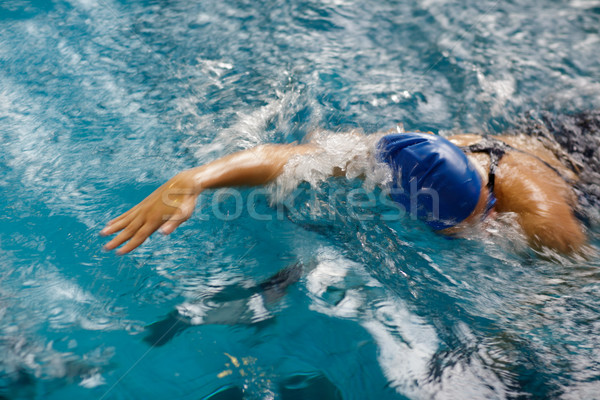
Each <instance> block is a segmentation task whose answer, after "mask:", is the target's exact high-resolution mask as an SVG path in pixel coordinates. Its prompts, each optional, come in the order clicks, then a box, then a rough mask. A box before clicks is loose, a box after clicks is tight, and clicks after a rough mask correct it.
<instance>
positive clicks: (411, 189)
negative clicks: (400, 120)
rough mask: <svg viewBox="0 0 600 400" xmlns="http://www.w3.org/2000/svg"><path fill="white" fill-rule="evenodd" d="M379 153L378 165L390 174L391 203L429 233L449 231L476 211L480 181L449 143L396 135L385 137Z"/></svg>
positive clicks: (419, 135)
mask: <svg viewBox="0 0 600 400" xmlns="http://www.w3.org/2000/svg"><path fill="white" fill-rule="evenodd" d="M378 150H379V157H380V160H381V161H383V162H385V163H387V164H389V166H390V167H391V168H392V171H393V175H394V179H393V183H392V190H391V197H392V199H393V200H394V201H396V202H398V203H399V204H401V205H402V206H404V208H405V210H406V211H407V212H408V213H410V214H412V215H416V216H417V217H418V218H419V219H421V220H423V221H425V222H426V223H427V224H428V225H429V226H431V227H432V228H433V229H435V230H441V229H445V228H450V227H452V226H454V225H456V224H458V223H459V222H461V221H463V220H464V219H465V218H467V217H468V216H469V215H470V214H471V213H472V212H473V210H474V209H475V206H476V205H477V202H478V201H479V195H480V192H481V178H480V177H479V174H478V173H477V171H476V170H475V168H474V167H473V166H472V165H471V163H469V160H468V159H467V156H465V154H464V153H463V152H462V151H461V150H460V149H459V148H458V147H457V146H455V145H454V144H452V143H450V142H449V141H448V140H446V139H444V138H443V137H441V136H436V135H431V134H427V133H417V132H407V133H399V134H393V135H387V136H384V137H383V138H382V139H381V140H380V141H379V144H378ZM415 208H416V210H415Z"/></svg>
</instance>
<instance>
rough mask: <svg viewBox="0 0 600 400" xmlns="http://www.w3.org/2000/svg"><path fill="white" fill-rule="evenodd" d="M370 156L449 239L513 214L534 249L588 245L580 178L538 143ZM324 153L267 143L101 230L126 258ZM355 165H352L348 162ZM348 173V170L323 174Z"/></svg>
mask: <svg viewBox="0 0 600 400" xmlns="http://www.w3.org/2000/svg"><path fill="white" fill-rule="evenodd" d="M374 143H375V144H374V145H373V148H372V149H370V151H372V153H373V154H374V155H375V156H376V158H377V159H378V160H379V161H380V162H383V163H385V164H387V165H388V166H389V168H390V169H391V171H392V176H393V178H392V184H391V191H390V194H391V197H392V199H393V200H394V201H396V202H397V203H398V204H399V205H401V206H403V207H404V208H405V209H406V210H409V212H411V213H412V214H414V215H416V216H417V217H418V218H419V219H421V220H423V221H424V222H425V223H427V224H428V225H429V226H431V227H432V228H433V229H434V230H436V231H438V232H440V233H442V234H454V233H456V232H459V231H461V230H463V229H465V228H466V227H468V226H470V225H473V224H476V223H478V222H479V221H481V220H482V219H484V218H485V217H486V216H488V215H490V214H491V213H494V212H512V213H515V214H516V216H517V222H518V224H519V225H520V227H521V228H522V230H523V232H524V233H525V235H526V237H527V238H528V241H529V243H530V245H531V246H532V247H534V248H540V247H548V248H551V249H554V250H557V251H559V252H562V253H572V252H576V251H578V250H580V249H581V247H582V246H583V245H584V244H585V242H586V235H585V233H584V231H583V227H582V225H581V224H580V222H579V221H578V220H577V219H576V217H575V215H574V212H573V208H574V206H575V204H576V198H575V196H574V194H573V192H572V185H571V183H572V182H573V181H575V180H576V179H577V175H576V174H575V173H574V172H573V171H571V170H570V169H569V168H567V167H566V166H565V165H563V163H562V162H561V161H560V160H559V159H558V157H557V156H556V155H555V154H554V153H553V152H552V151H550V150H549V149H547V148H546V147H544V145H543V144H542V143H541V142H539V141H538V140H537V139H535V138H531V137H527V136H524V135H518V136H498V137H494V138H493V139H492V138H488V137H482V136H479V135H471V134H464V135H456V136H451V137H449V138H448V139H445V138H442V137H440V136H436V135H433V134H430V133H422V132H408V133H395V134H387V135H385V136H381V138H380V139H379V140H378V141H376V142H374ZM323 151H324V150H323V149H322V148H321V147H320V146H319V145H318V144H316V143H308V144H301V145H293V144H281V145H277V144H268V145H261V146H257V147H255V148H252V149H248V150H244V151H240V152H237V153H234V154H231V155H228V156H225V157H222V158H219V159H217V160H215V161H212V162H210V163H208V164H206V165H202V166H200V167H196V168H193V169H190V170H186V171H183V172H180V173H179V174H177V175H176V176H175V177H173V178H172V179H170V180H169V181H168V182H166V183H165V184H164V185H162V186H161V187H159V188H158V189H157V190H156V191H154V192H153V193H152V194H150V195H149V196H148V197H147V198H146V199H144V200H143V201H142V202H141V203H139V204H138V205H136V206H135V207H133V208H132V209H130V210H129V211H127V212H125V213H124V214H122V215H121V216H119V217H117V218H116V219H114V220H112V221H110V222H109V223H108V224H107V226H106V227H105V228H104V229H103V230H102V231H101V234H102V235H111V234H113V233H116V232H119V231H121V232H120V233H119V234H118V235H117V236H116V237H114V238H113V239H112V240H111V241H109V242H108V243H107V244H106V245H105V249H107V250H113V249H115V248H117V247H119V246H120V245H122V244H123V243H125V244H124V245H123V246H122V247H121V248H120V249H119V250H118V251H117V252H118V253H119V254H125V253H128V252H130V251H132V250H133V249H135V248H136V247H138V246H139V245H141V244H142V243H143V242H144V241H145V240H146V239H147V238H148V237H149V236H150V235H151V234H152V233H154V232H155V231H156V230H160V232H161V233H163V234H165V235H168V234H170V233H171V232H173V231H174V230H175V229H176V228H177V227H178V226H179V225H180V224H181V223H183V222H184V221H186V220H187V219H189V218H190V216H191V215H192V212H193V210H194V208H195V206H196V201H197V197H198V196H199V195H200V193H202V191H204V190H206V189H216V188H222V187H231V186H256V185H265V184H268V183H270V182H272V181H274V180H275V179H276V178H277V177H278V176H280V175H281V174H282V172H283V171H284V167H285V166H286V164H287V163H288V162H289V161H290V160H291V159H293V158H296V157H299V156H309V157H310V156H312V155H318V154H320V153H322V152H323ZM350 161H351V160H348V162H350ZM325 172H326V173H327V174H329V175H332V176H333V175H343V174H344V173H345V168H337V167H336V168H332V170H331V171H325Z"/></svg>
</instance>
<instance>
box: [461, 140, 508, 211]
mask: <svg viewBox="0 0 600 400" xmlns="http://www.w3.org/2000/svg"><path fill="white" fill-rule="evenodd" d="M460 149H461V150H462V151H464V152H465V153H487V154H488V155H489V156H490V171H489V173H488V183H487V188H488V190H489V192H490V193H493V192H494V184H495V183H496V171H497V170H498V165H499V164H500V160H501V159H502V157H504V155H505V154H506V152H507V151H509V150H516V149H513V148H512V147H511V146H509V145H507V144H506V143H504V142H501V141H499V140H495V139H491V138H490V137H488V136H484V137H483V139H481V140H480V141H479V142H477V143H475V144H472V145H470V146H463V147H461V148H460ZM494 203H495V201H494Z"/></svg>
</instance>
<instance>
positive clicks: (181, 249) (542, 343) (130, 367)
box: [0, 0, 600, 399]
mask: <svg viewBox="0 0 600 400" xmlns="http://www.w3.org/2000/svg"><path fill="white" fill-rule="evenodd" d="M598 26H600V3H599V2H597V1H595V0H589V1H584V0H573V1H571V2H558V1H542V2H537V3H536V4H535V5H534V4H533V3H531V2H527V1H523V0H519V1H512V2H499V1H487V0H485V1H474V0H468V1H464V2H459V3H457V2H447V1H444V0H439V1H437V0H427V1H406V2H397V1H378V2H358V1H354V0H322V1H320V2H318V1H303V0H289V1H280V0H275V1H272V2H250V1H232V2H220V1H213V0H207V1H202V2H189V1H183V0H172V1H168V0H164V1H159V0H156V1H128V2H125V1H113V0H70V1H37V2H35V1H25V0H23V1H20V0H8V1H7V0H4V1H2V3H0V141H1V143H2V150H1V151H0V171H1V172H2V173H1V174H0V207H1V209H2V210H3V212H2V214H1V215H0V224H1V225H0V254H1V255H2V258H1V261H0V299H1V300H0V396H2V397H4V398H9V399H19V398H44V399H64V398H80V399H162V398H179V399H202V398H206V397H209V398H213V399H218V398H220V399H226V398H229V399H236V398H242V397H243V398H248V399H270V398H276V399H291V398H311V399H316V398H319V399H335V398H344V399H402V398H411V399H412V398H414V399H420V398H448V399H457V398H482V399H483V398H485V399H490V398H517V397H519V398H566V399H571V398H586V399H591V398H598V393H600V354H599V350H598V349H600V343H599V340H600V339H599V338H600V309H599V307H598V304H600V303H599V300H600V262H599V261H598V260H599V259H598V257H597V251H598V245H599V233H600V229H599V224H598V221H599V220H600V218H598V208H597V207H596V208H594V207H595V206H592V208H591V209H588V210H587V211H588V213H589V215H588V219H589V221H588V234H589V237H590V244H591V249H590V251H589V254H590V256H589V257H588V259H580V258H576V259H567V258H563V257H557V256H553V257H550V258H547V257H540V256H538V255H536V254H533V252H531V251H528V250H526V249H524V248H523V246H522V244H520V242H519V240H518V239H514V236H516V235H517V234H516V233H515V232H511V231H506V230H502V229H501V230H500V231H499V232H494V230H493V229H492V230H491V231H488V232H485V234H484V235H476V236H477V237H475V236H473V237H470V238H467V239H457V240H447V239H444V238H442V237H440V236H436V235H434V234H433V233H431V232H430V231H428V229H427V228H426V227H425V226H423V225H421V224H419V223H417V222H414V221H410V220H409V219H406V220H400V221H390V222H381V221H359V220H357V219H355V218H352V217H351V215H349V214H348V213H347V208H346V207H345V204H343V200H340V202H339V203H333V204H329V205H328V206H329V207H330V209H329V210H328V211H329V212H330V213H332V214H333V215H335V216H336V217H335V218H303V217H302V215H309V216H310V215H314V209H315V204H316V203H315V202H317V203H318V202H319V201H320V200H323V196H324V193H327V192H328V191H329V190H336V189H342V190H348V189H351V188H355V187H357V185H360V184H359V183H357V182H346V181H343V180H332V181H329V182H327V183H324V184H323V185H322V187H320V188H319V189H320V190H319V192H318V195H317V198H316V199H315V198H311V195H310V194H308V190H306V191H305V192H303V193H300V194H299V195H298V197H297V204H299V206H298V209H299V213H300V214H294V213H290V212H289V210H286V209H285V207H284V208H281V207H277V206H270V205H269V199H268V197H267V196H262V197H260V196H259V197H258V198H257V200H256V201H257V205H256V207H257V209H258V210H259V211H260V213H261V215H266V216H270V217H271V218H268V219H269V220H257V219H255V218H252V217H251V216H250V215H249V214H248V213H247V212H242V213H241V215H239V217H237V218H231V221H225V220H223V218H222V219H219V218H204V217H203V216H202V215H203V214H202V210H198V213H197V214H196V215H195V216H194V217H193V218H192V219H191V220H190V221H188V222H187V223H186V224H185V225H184V226H182V227H181V228H180V229H179V230H178V231H176V232H175V233H174V234H173V235H172V236H170V237H159V236H156V237H152V238H151V239H150V240H149V241H148V242H147V243H145V244H144V245H143V246H142V247H141V248H139V249H138V250H136V252H134V253H132V254H131V255H127V256H123V257H118V256H116V255H114V254H113V253H105V252H103V251H102V250H101V248H102V245H103V244H104V243H105V242H106V239H104V238H101V237H99V236H98V231H99V230H100V229H101V228H102V227H103V226H104V224H105V223H106V222H107V221H108V220H109V219H111V218H112V217H114V216H116V215H118V214H119V213H120V212H122V211H125V210H126V209H128V208H129V207H131V206H132V205H134V204H136V203H137V202H138V201H140V200H141V199H142V198H143V197H144V196H145V195H147V194H148V193H150V192H151V191H152V190H153V189H154V188H156V187H157V186H158V185H159V184H161V183H162V182H164V181H165V180H166V179H168V178H170V177H171V176H172V175H174V174H175V173H176V172H177V171H179V170H181V169H184V168H188V167H192V166H196V165H199V164H201V163H203V162H207V161H210V160H212V159H214V158H216V157H218V156H221V155H224V154H227V153H229V152H231V151H234V150H239V149H244V148H248V147H251V146H253V145H256V144H261V143H268V142H285V143H288V142H292V141H295V140H302V139H303V138H305V137H306V136H307V135H308V134H309V133H310V132H312V131H313V130H315V129H317V128H324V129H330V130H333V131H338V130H349V129H355V128H356V129H362V130H364V131H365V132H367V133H371V132H376V131H378V130H387V129H390V128H392V127H394V126H395V124H396V123H398V122H402V123H403V124H404V126H405V127H406V128H407V129H421V130H433V131H435V132H441V133H442V134H447V133H450V132H452V131H469V132H488V133H498V132H501V131H503V130H504V129H507V128H513V127H515V126H519V124H520V121H521V120H520V118H522V117H523V115H525V114H526V112H527V111H529V110H534V114H535V113H536V112H538V111H539V110H546V111H549V112H551V113H569V112H579V111H586V110H593V109H597V108H598V107H600V82H599V78H600V58H598V56H597V50H598V46H599V45H600V35H599V32H598ZM594 134H595V135H596V137H597V135H598V132H595V133H594ZM590 135H591V134H590ZM596 148H597V147H596ZM300 189H309V188H308V187H307V186H301V187H300ZM242 194H243V195H244V196H249V194H250V192H249V191H243V192H242ZM212 196H213V194H210V193H208V194H206V195H205V196H204V198H205V199H208V200H210V199H212V198H213V197H212ZM234 203H235V202H234V199H232V198H228V199H225V200H223V201H222V203H219V204H220V205H221V207H222V208H221V209H220V210H222V212H223V214H226V215H235V214H236V213H235V206H236V204H234ZM381 211H382V212H384V211H385V207H384V206H382V209H381ZM506 237H509V238H512V239H511V240H507V239H506ZM297 262H301V264H302V265H303V267H302V268H301V270H300V271H299V273H298V274H297V276H295V278H294V279H290V281H289V282H287V283H289V286H288V287H287V290H285V291H283V290H279V291H278V290H275V289H276V288H274V286H271V285H270V284H269V283H265V282H269V278H270V277H272V276H274V275H275V274H276V273H277V271H280V270H282V269H283V268H286V267H288V266H291V265H295V263H297ZM289 268H292V269H291V271H295V270H294V269H293V267H289ZM289 268H288V270H290V269H289ZM296 272H298V271H296ZM292 275H293V274H292ZM296 280H297V282H296ZM271 282H272V280H271ZM261 283H262V285H261ZM287 283H286V285H284V286H287ZM173 310H180V312H181V313H183V314H185V315H188V316H192V317H193V316H194V315H195V316H196V317H197V318H196V319H195V320H194V318H192V319H191V320H190V319H175V320H174V322H177V323H176V324H175V325H174V326H175V327H176V329H175V330H174V331H170V333H177V335H169V334H168V333H169V332H168V329H166V330H163V331H161V330H160V327H161V325H160V321H166V322H169V321H171V320H169V317H168V316H169V315H176V314H173ZM170 313H171V314H170ZM186 313H187V314H186ZM194 313H195V314H194ZM199 315H200V316H203V318H198V316H199ZM178 321H179V322H178ZM157 322H158V323H159V324H158V325H156V324H155V325H152V326H153V327H155V328H156V329H157V332H158V335H159V336H162V335H163V334H165V333H166V336H165V340H164V343H163V342H161V343H157V342H156V341H154V342H153V341H152V340H149V339H148V338H149V337H152V336H151V335H150V334H149V332H151V331H152V328H148V326H150V325H151V324H153V323H157ZM191 322H194V323H196V325H194V326H192V325H191ZM161 332H162V333H161ZM149 335H150V336H149ZM144 339H146V340H144ZM167 339H169V340H167ZM153 344H154V345H153ZM157 344H160V345H157ZM211 396H212V397H211Z"/></svg>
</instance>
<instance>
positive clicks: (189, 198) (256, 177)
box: [100, 144, 319, 254]
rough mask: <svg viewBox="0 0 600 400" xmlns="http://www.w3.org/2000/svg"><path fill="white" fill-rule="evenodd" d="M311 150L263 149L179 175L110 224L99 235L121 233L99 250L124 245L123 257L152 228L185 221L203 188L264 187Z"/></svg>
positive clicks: (170, 228) (292, 147)
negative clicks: (293, 161)
mask: <svg viewBox="0 0 600 400" xmlns="http://www.w3.org/2000/svg"><path fill="white" fill-rule="evenodd" d="M317 151H319V148H318V147H316V146H313V145H298V146H296V145H275V144H271V145H263V146H258V147H255V148H252V149H249V150H244V151H240V152H237V153H233V154H230V155H228V156H225V157H222V158H219V159H217V160H215V161H212V162H210V163H208V164H205V165H202V166H200V167H196V168H192V169H189V170H186V171H183V172H180V173H179V174H177V175H175V176H174V177H173V178H171V179H170V180H169V181H167V182H166V183H165V184H164V185H162V186H161V187H159V188H158V189H156V190H155V191H154V192H153V193H152V194H150V195H149V196H148V197H146V198H145V199H144V200H143V201H142V202H141V203H139V204H138V205H136V206H135V207H133V208H132V209H130V210H129V211H127V212H125V213H124V214H122V215H120V216H119V217H117V218H115V219H113V220H112V221H110V222H109V223H108V224H107V225H106V227H105V228H104V229H102V231H101V232H100V233H101V234H102V235H111V234H113V233H116V232H119V231H121V233H119V234H118V235H117V236H116V237H114V238H113V239H112V240H111V241H110V242H108V243H107V244H106V245H105V246H104V248H105V249H106V250H113V249H115V248H117V247H119V246H120V245H121V244H123V243H125V242H127V243H126V244H125V245H124V246H123V247H122V248H120V249H119V250H118V251H117V252H118V253H119V254H125V253H128V252H130V251H132V250H133V249H135V248H136V247H138V246H139V245H141V244H142V243H143V242H144V241H145V240H146V239H147V238H148V237H149V236H150V235H151V234H152V233H154V232H155V231H156V230H158V229H160V231H161V233H163V234H165V235H168V234H169V233H171V232H173V231H174V230H175V229H176V228H177V227H178V226H179V225H181V224H182V223H183V222H184V221H186V220H188V219H189V218H190V216H191V215H192V213H193V211H194V208H195V207H196V199H197V197H198V195H199V194H200V193H201V192H202V191H203V190H205V189H216V188H221V187H230V186H255V185H263V184H266V183H269V182H271V181H273V180H274V179H275V178H277V177H278V176H279V175H280V174H281V172H282V171H283V167H284V166H285V164H286V163H287V162H288V161H289V160H290V159H291V158H292V157H293V156H296V155H301V154H308V153H313V152H317Z"/></svg>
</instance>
